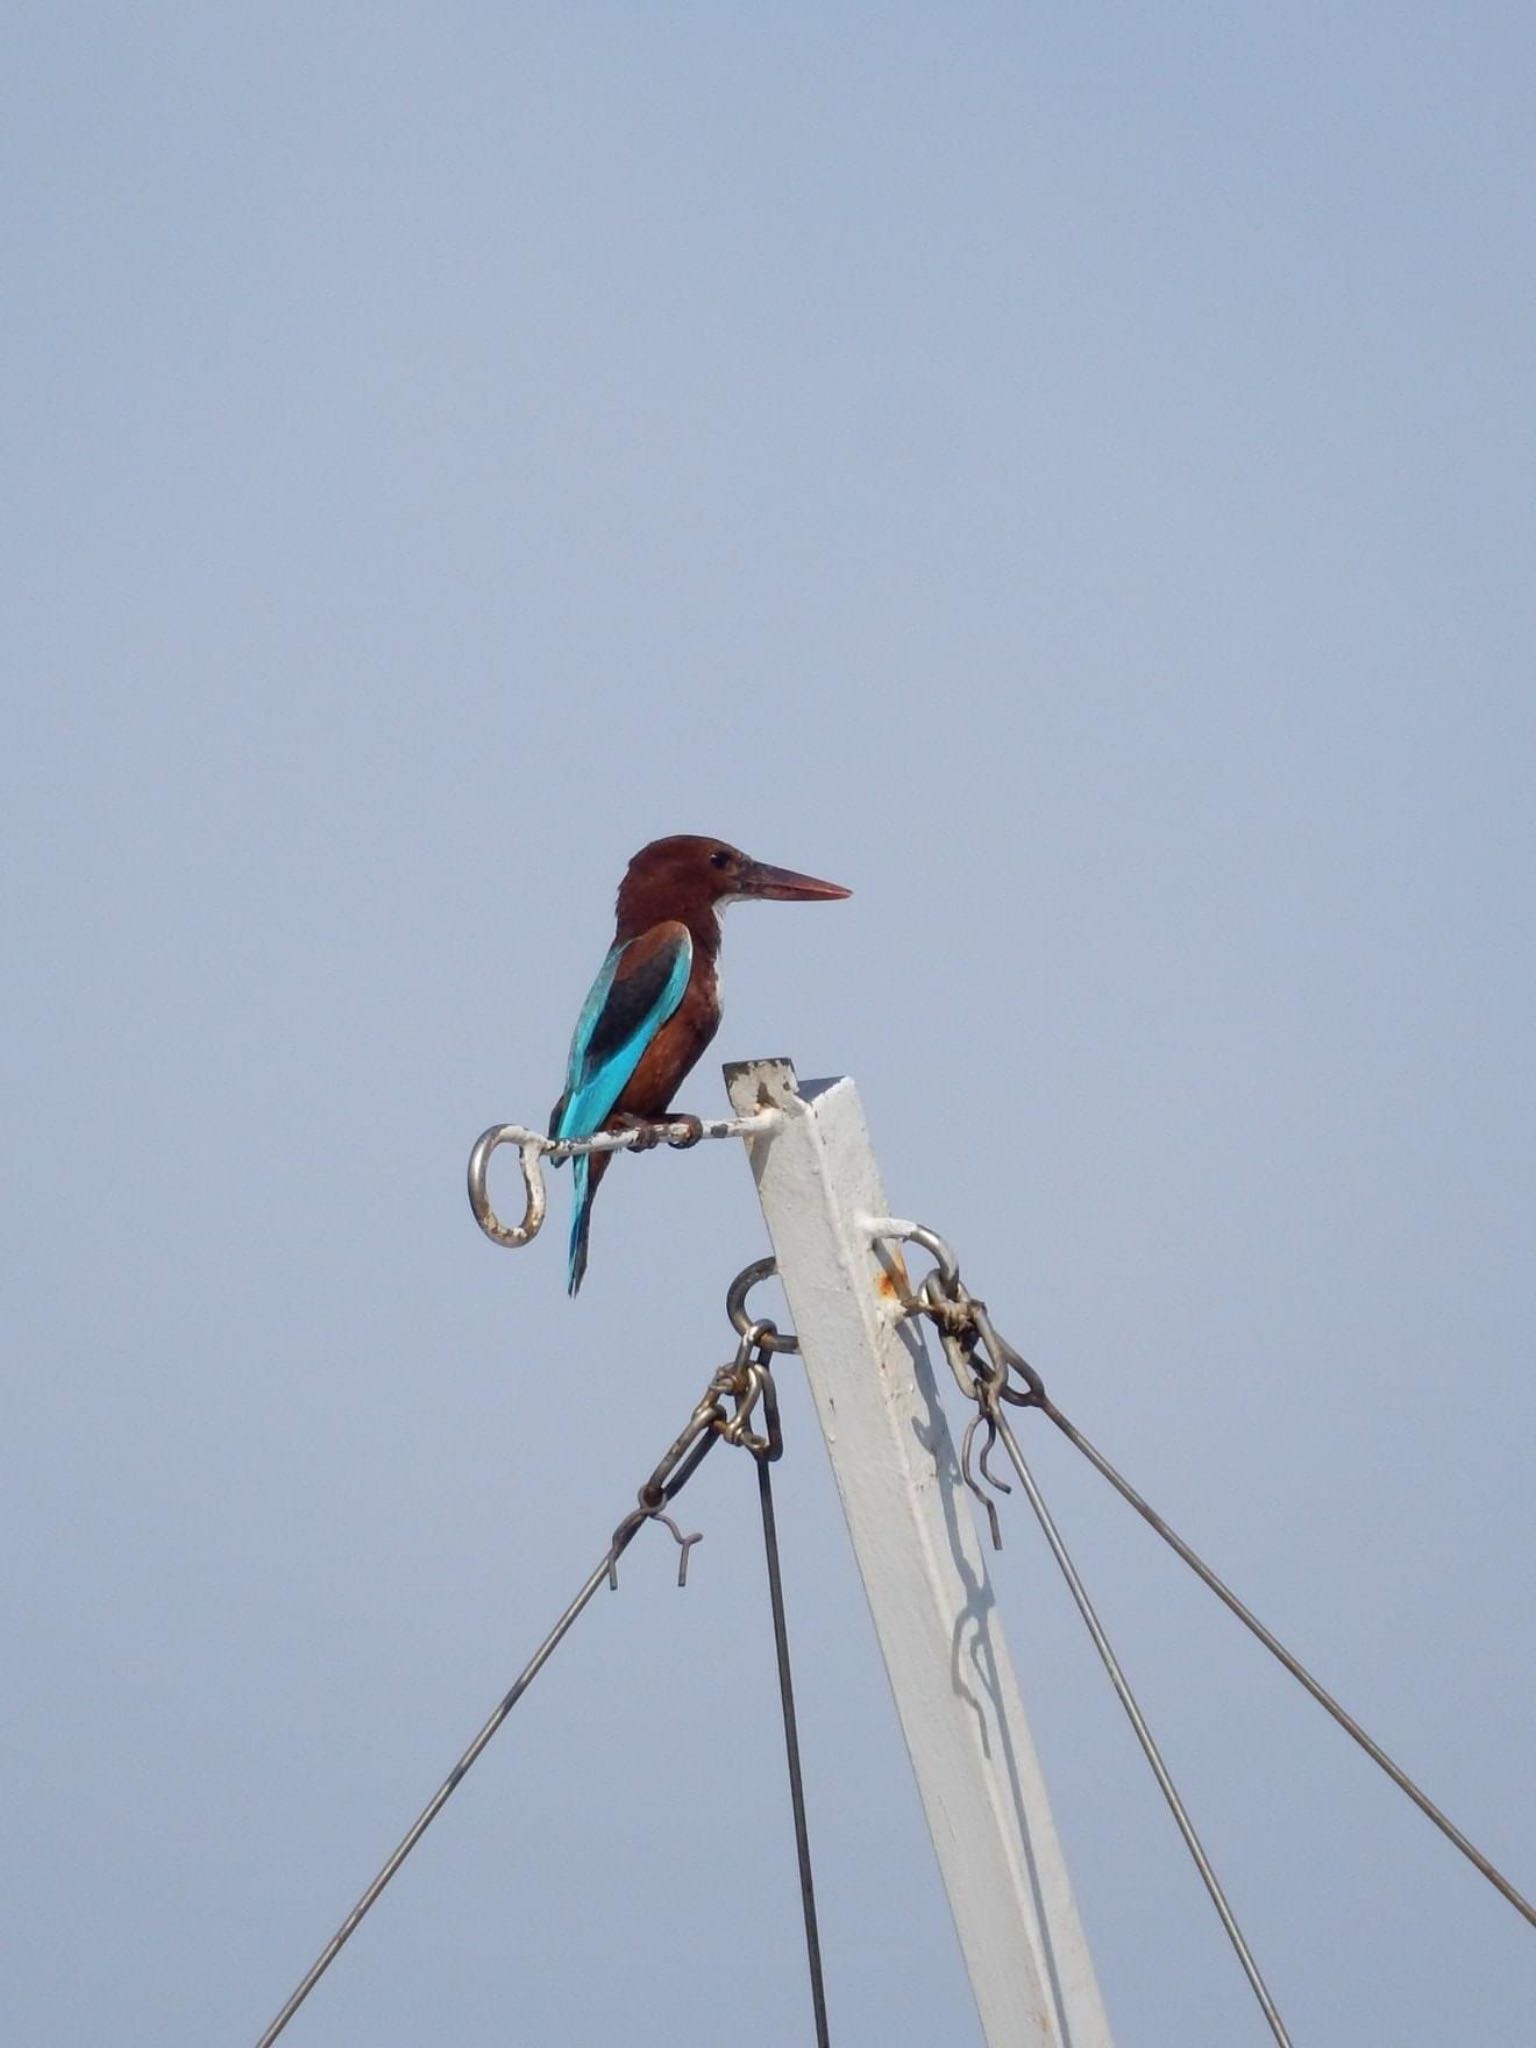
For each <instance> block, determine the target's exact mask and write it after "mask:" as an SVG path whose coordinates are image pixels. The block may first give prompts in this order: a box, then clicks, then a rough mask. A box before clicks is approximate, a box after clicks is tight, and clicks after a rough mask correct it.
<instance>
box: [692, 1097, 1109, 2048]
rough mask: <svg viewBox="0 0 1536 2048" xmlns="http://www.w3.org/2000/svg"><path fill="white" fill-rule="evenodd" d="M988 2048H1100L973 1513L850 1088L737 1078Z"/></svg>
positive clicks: (1089, 1975)
mask: <svg viewBox="0 0 1536 2048" xmlns="http://www.w3.org/2000/svg"><path fill="white" fill-rule="evenodd" d="M725 1074H726V1083H727V1085H728V1087H729V1089H730V1095H731V1102H732V1105H733V1107H734V1108H735V1110H736V1113H737V1115H738V1116H742V1117H746V1116H750V1115H751V1114H752V1113H753V1112H754V1111H757V1110H759V1109H763V1108H769V1107H772V1108H775V1109H778V1110H780V1111H781V1112H782V1120H781V1121H779V1122H777V1123H776V1124H775V1125H774V1126H773V1127H772V1128H771V1129H770V1130H769V1131H767V1132H766V1133H765V1134H764V1135H762V1136H759V1137H752V1138H749V1139H748V1141H747V1146H748V1153H749V1156H750V1158H751V1162H752V1170H753V1174H754V1175H755V1177H756V1180H757V1188H758V1195H759V1197H760V1199H761V1201H762V1205H763V1214H764V1217H765V1218H766V1220H767V1224H768V1231H769V1235H770V1237H771V1238H772V1241H773V1249H774V1254H775V1257H776V1258H777V1260H778V1268H779V1276H780V1278H781V1280H782V1281H783V1284H784V1291H785V1294H786V1295H787V1297H788V1300H789V1308H790V1314H791V1317H792V1318H793V1322H794V1327H795V1330H796V1333H797V1334H798V1336H799V1339H800V1349H801V1353H802V1355H803V1358H804V1361H805V1369H806V1376H807V1378H808V1379H809V1381H810V1386H811V1393H812V1395H813V1397H814V1400H815V1404H816V1412H817V1414H818V1416H819V1417H820V1420H821V1427H822V1433H823V1435H824V1436H825V1438H826V1444H827V1451H828V1455H829V1456H830V1457H831V1460H832V1470H833V1472H834V1474H835V1476H836V1479H837V1487H838V1492H839V1493H840V1495H841V1496H842V1502H843V1511H844V1514H845V1515H846V1517H847V1521H848V1530H849V1534H850V1535H851V1536H852V1538H853V1547H854V1552H855V1555H856V1556H857V1559H858V1564H859V1570H860V1572H861V1573H862V1574H863V1578H864V1590H865V1592H866V1594H867V1595H868V1598H869V1605H870V1611H871V1613H872V1614H873V1616H874V1622H875V1632H876V1635H877V1636H878V1637H879V1641H880V1649H881V1653H882V1655H883V1656H884V1658H885V1666H886V1671H887V1673H888V1674H889V1677H890V1681H891V1690H892V1692H893V1693H894V1694H895V1697H896V1710H897V1713H898V1714H899V1715H900V1717H901V1725H902V1731H903V1733H904V1735H905V1736H906V1742H907V1750H908V1753H909V1754H910V1756H911V1759H912V1768H913V1771H914V1773H915V1774H916V1777H917V1785H918V1791H919V1793H920V1794H921V1796H922V1801H923V1806H924V1809H925V1812H926V1814H927V1819H928V1828H929V1832H930V1834H931V1835H932V1837H933V1845H934V1849H935V1851H936V1852H937V1855H938V1859H939V1868H940V1872H941V1874H942V1876H943V1880H944V1885H945V1889H946V1890H947V1892H948V1894H949V1902H950V1907H951V1910H952V1911H953V1913H954V1917H955V1926H956V1929H957V1931H958V1933H959V1937H960V1946H961V1949H962V1951H963V1953H964V1957H965V1963H966V1968H967V1970H968V1971H969V1974H970V1979H971V1985H972V1988H973V1990H974V1992H975V1995H976V2004H977V2007H978V2010H979V2012H980V2015H981V2024H982V2031H983V2034H984V2035H985V2038H986V2041H987V2044H988V2048H1111V2037H1110V2031H1109V2022H1108V2019H1107V2018H1106V2016H1105V2012H1104V2007H1103V2004H1102V2001H1101V1999H1100V1997H1099V1989H1098V1984H1097V1980H1096V1979H1095V1976H1094V1971H1093V1961H1092V1958H1091V1956H1090V1955H1089V1952H1088V1946H1087V1943H1086V1941H1085V1940H1084V1937H1083V1931H1082V1926H1081V1924H1080V1922H1079V1920H1078V1917H1077V1909H1076V1906H1075V1904H1074V1902H1073V1898H1072V1890H1071V1885H1070V1882H1069V1880H1068V1877H1067V1870H1066V1865H1065V1863H1064V1861H1063V1859H1062V1853H1061V1846H1060V1843H1059V1842H1058V1840H1057V1837H1056V1830H1055V1827H1054V1826H1053V1824H1052V1821H1051V1814H1050V1807H1049V1804H1048V1801H1047V1799H1046V1792H1045V1782H1044V1779H1043V1778H1042V1776H1041V1772H1040V1765H1039V1762H1038V1760H1037V1758H1036V1755H1035V1749H1034V1744H1033V1742H1032V1740H1031V1738H1030V1732H1029V1726H1028V1723H1027V1721H1026V1720H1025V1716H1024V1708H1023V1704H1022V1702H1021V1700H1020V1698H1019V1692H1018V1686H1017V1683H1016V1681H1015V1678H1014V1674H1013V1666H1012V1663H1011V1661H1010V1659H1009V1655H1008V1646H1007V1644H1006V1642H1005V1641H1004V1639H1003V1632H1002V1626H1001V1623H1000V1621H999V1619H998V1614H997V1609H996V1605H995V1603H994V1601H993V1598H992V1590H991V1586H990V1583H989V1581H988V1577H987V1568H986V1564H985V1562H984V1558H983V1553H982V1549H981V1545H980V1543H979V1541H978V1539H977V1534H976V1527H975V1523H974V1521H973V1519H972V1515H971V1508H970V1500H969V1496H968V1495H967V1493H966V1491H965V1488H964V1485H963V1482H962V1480H961V1478H960V1472H959V1465H958V1461H957V1459H956V1456H955V1449H954V1445H953V1442H952V1441H951V1438H950V1435H949V1430H948V1426H947V1425H946V1423H945V1420H944V1413H943V1410H942V1409H941V1407H940V1406H939V1401H938V1394H937V1388H936V1386H935V1382H934V1376H933V1370H932V1366H931V1364H930V1361H929V1359H928V1356H927V1353H926V1350H925V1348H924V1345H923V1340H922V1336H921V1332H920V1329H919V1326H918V1325H917V1323H916V1322H915V1321H913V1320H911V1319H907V1318H905V1317H904V1316H903V1314H902V1309H901V1302H900V1299H899V1294H898V1289H897V1287H896V1285H895V1283H894V1282H893V1280H892V1278H891V1274H890V1272H889V1271H888V1270H887V1269H888V1267H890V1266H891V1264H892V1262H893V1260H894V1258H895V1256H896V1254H895V1249H894V1247H892V1248H889V1249H887V1250H886V1251H885V1252H884V1253H883V1258H884V1261H885V1263H884V1264H882V1260H881V1258H877V1256H876V1254H875V1250H874V1247H873V1243H872V1239H871V1235H870V1230H869V1224H870V1221H871V1220H872V1219H873V1218H876V1217H884V1216H886V1215H887V1214H888V1209H887V1205H886V1199H885V1192H884V1190H883V1188H882V1186H881V1184H880V1174H879V1169H878V1167H877V1166H876V1163H875V1158H874V1154H873V1152H872V1151H871V1149H870V1144H869V1137H868V1133H867V1132H866V1130H865V1127H864V1115H863V1111H862V1109H861V1108H860V1106H859V1098H858V1094H857V1091H856V1090H855V1088H854V1086H853V1083H852V1082H851V1081H849V1080H846V1079H843V1080H836V1081H816V1082H808V1083H807V1084H806V1086H805V1088H804V1090H803V1091H802V1090H801V1089H800V1088H799V1086H798V1085H797V1083H796V1080H795V1073H794V1069H793V1067H792V1066H791V1065H790V1064H789V1062H788V1061H787V1060H755V1061H751V1062H748V1063H746V1064H743V1065H739V1066H735V1065H733V1066H728V1067H727V1068H726V1070H725Z"/></svg>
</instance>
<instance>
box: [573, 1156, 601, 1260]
mask: <svg viewBox="0 0 1536 2048" xmlns="http://www.w3.org/2000/svg"><path fill="white" fill-rule="evenodd" d="M571 1173H572V1176H573V1178H574V1181H575V1186H574V1187H573V1188H572V1189H571V1196H572V1201H571V1248H570V1263H569V1268H568V1279H567V1283H566V1284H567V1291H568V1292H569V1293H571V1294H574V1293H575V1292H576V1290H577V1289H578V1288H579V1287H580V1285H581V1276H582V1274H583V1273H585V1272H586V1270H587V1233H588V1232H589V1231H590V1230H591V1228H592V1197H593V1195H594V1194H595V1192H596V1190H595V1189H594V1188H593V1187H592V1185H591V1180H592V1157H591V1154H590V1153H587V1152H578V1153H577V1155H576V1157H575V1158H574V1159H573V1160H572V1161H571Z"/></svg>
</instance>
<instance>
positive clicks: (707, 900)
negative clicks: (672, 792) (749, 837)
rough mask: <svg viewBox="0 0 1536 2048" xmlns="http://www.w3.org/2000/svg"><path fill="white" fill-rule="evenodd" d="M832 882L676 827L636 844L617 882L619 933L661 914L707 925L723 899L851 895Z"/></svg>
mask: <svg viewBox="0 0 1536 2048" xmlns="http://www.w3.org/2000/svg"><path fill="white" fill-rule="evenodd" d="M851 894H852V891H851V890H848V889H844V888H843V887H841V885H840V884H838V883H837V882H822V881H818V880H817V878H816V876H814V875H801V874H797V873H796V872H795V870H794V869H793V868H775V867H770V866H769V865H768V864H767V862H766V861H760V860H753V859H752V857H751V855H750V854H745V853H742V852H741V851H740V850H739V849H738V848H737V847H734V846H728V845H727V844H726V842H725V841H724V840H723V839H704V838H700V837H698V836H697V835H695V834H693V833H689V832H681V833H677V834H676V835H674V837H672V838H670V839H653V840H652V841H651V843H650V845H649V846H642V847H641V849H640V851H639V852H638V853H637V854H636V855H635V857H634V859H633V860H632V861H631V862H630V864H629V867H628V868H627V870H626V871H625V875H624V880H623V881H622V882H621V883H620V884H619V901H618V917H619V936H620V937H621V938H629V937H633V936H634V935H635V934H636V933H638V932H642V931H646V930H649V928H650V927H651V926H652V925H654V924H660V923H661V922H662V921H663V920H664V919H666V918H678V919H680V920H681V921H682V922H683V923H685V924H688V925H690V926H692V925H694V924H695V923H696V922H697V921H698V920H699V919H700V918H703V919H706V920H707V921H708V922H710V923H711V924H712V923H713V921H714V917H715V914H716V913H717V912H718V911H720V910H723V909H724V908H725V906H726V904H727V903H738V902H746V901H749V900H753V899H757V898H763V899H767V900H769V901H772V902H778V903H831V902H835V901H836V900H837V899H838V898H839V897H842V896H848V895H851Z"/></svg>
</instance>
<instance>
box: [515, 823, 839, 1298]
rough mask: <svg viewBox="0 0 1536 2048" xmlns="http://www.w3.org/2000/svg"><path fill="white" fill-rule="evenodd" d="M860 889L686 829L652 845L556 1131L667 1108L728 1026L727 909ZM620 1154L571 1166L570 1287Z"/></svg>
mask: <svg viewBox="0 0 1536 2048" xmlns="http://www.w3.org/2000/svg"><path fill="white" fill-rule="evenodd" d="M851 893H852V892H851V891H850V890H847V889H844V888H841V887H839V885H838V884H837V883H836V882H819V881H817V879H816V877H815V876H814V875H797V874H795V873H794V871H793V870H792V869H790V868H771V867H768V866H766V865H765V864H764V863H763V862H762V861H757V860H752V859H750V858H749V857H748V856H747V855H746V854H744V853H741V852H738V850H737V849H736V848H735V847H734V846H727V845H726V843H725V841H724V840H723V839H702V838H699V837H697V836H696V835H694V834H692V833H686V832H685V833H679V834H677V835H675V836H674V837H673V838H670V839H653V840H652V841H651V843H650V845H649V846H642V847H641V849H640V851H639V852H638V853H637V854H636V855H635V857H634V859H633V860H632V861H631V862H630V864H629V866H628V868H627V869H626V870H625V873H624V879H623V881H622V882H621V883H620V884H619V896H618V903H617V905H616V910H617V923H616V925H615V928H614V934H613V945H612V946H611V948H610V949H609V952H608V957H607V958H606V959H605V960H604V962H603V964H602V966H601V967H600V968H599V969H598V975H597V979H596V981H594V982H593V984H592V989H591V993H590V994H589V995H588V997H587V1000H586V1002H585V1003H584V1004H583V1005H582V1011H581V1015H580V1017H579V1018H578V1019H577V1022H576V1031H575V1035H574V1037H573V1038H572V1039H571V1056H570V1061H569V1064H568V1065H567V1067H566V1073H565V1093H564V1094H563V1095H562V1096H561V1097H560V1100H559V1101H558V1102H557V1103H556V1104H555V1107H554V1110H553V1112H552V1113H551V1115H550V1120H549V1135H550V1136H551V1137H552V1138H590V1137H592V1136H593V1135H594V1134H595V1133H596V1132H598V1131H600V1130H605V1129H606V1130H625V1129H631V1128H633V1127H635V1126H636V1125H639V1124H645V1123H653V1122H655V1121H656V1120H657V1119H659V1118H660V1117H662V1116H664V1115H665V1113H666V1111H667V1110H668V1109H669V1108H670V1106H671V1102H672V1097H673V1095H674V1093H675V1092H676V1090H677V1088H678V1086H679V1084H680V1083H681V1082H682V1080H683V1077H684V1076H685V1075H686V1074H688V1073H689V1072H690V1071H691V1070H692V1068H693V1066H694V1064H695V1062H696V1061H697V1060H698V1057H699V1055H700V1054H701V1053H702V1052H703V1050H704V1048H705V1046H707V1045H708V1044H709V1041H710V1040H711V1039H712V1038H713V1037H714V1035H715V1033H716V1031H717V1030H718V1029H719V1028H720V974H719V969H718V967H717V965H716V961H717V959H718V956H719V952H720V937H721V928H720V920H721V916H722V913H723V912H724V910H725V908H726V905H727V904H730V903H741V902H746V901H750V900H752V899H756V898H763V897H766V898H770V899H773V900H775V901H779V902H785V903H819V902H831V901H833V900H835V899H836V898H838V897H841V896H847V895H850V894H851ZM611 1156H612V1155H611V1154H610V1153H606V1152H587V1153H578V1154H576V1156H575V1157H574V1158H573V1160H572V1162H571V1165H572V1170H573V1172H574V1175H575V1183H576V1186H575V1200H574V1206H573V1208H572V1211H571V1242H570V1262H569V1271H568V1280H569V1287H570V1292H571V1293H572V1294H574V1293H575V1292H576V1290H577V1289H578V1288H579V1287H580V1285H581V1276H582V1275H583V1273H585V1272H586V1270H587V1234H588V1232H589V1230H590V1229H591V1227H592V1198H593V1196H594V1195H595V1194H596V1193H597V1188H598V1183H599V1181H601V1179H602V1177H603V1175H604V1173H605V1172H606V1171H607V1169H608V1161H609V1159H610V1158H611Z"/></svg>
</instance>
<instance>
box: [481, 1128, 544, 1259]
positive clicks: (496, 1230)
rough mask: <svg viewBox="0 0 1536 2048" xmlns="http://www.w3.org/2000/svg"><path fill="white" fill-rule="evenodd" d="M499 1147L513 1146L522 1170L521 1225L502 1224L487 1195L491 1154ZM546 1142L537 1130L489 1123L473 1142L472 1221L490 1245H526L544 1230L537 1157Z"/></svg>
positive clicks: (542, 1192) (542, 1180) (542, 1182)
mask: <svg viewBox="0 0 1536 2048" xmlns="http://www.w3.org/2000/svg"><path fill="white" fill-rule="evenodd" d="M501 1145H516V1147H517V1148H518V1157H519V1159H520V1161H521V1162H522V1168H523V1220H522V1222H521V1223H503V1222H502V1220H501V1218H500V1217H499V1216H498V1215H497V1214H496V1211H495V1210H494V1209H493V1208H492V1207H491V1197H490V1192H489V1190H488V1188H487V1186H486V1177H487V1175H488V1174H489V1172H490V1166H491V1155H492V1153H493V1152H495V1151H496V1149H497V1148H498V1146H501ZM547 1149H548V1148H547V1141H546V1140H545V1139H543V1138H541V1137H540V1136H539V1135H538V1133H537V1132H536V1131H528V1130H525V1129H524V1128H523V1126H522V1125H521V1124H492V1126H491V1128H490V1129H489V1130H488V1131H482V1132H481V1133H480V1135H479V1137H478V1138H476V1140H475V1149H474V1150H473V1151H472V1152H471V1153H470V1155H469V1206H470V1208H471V1209H473V1210H474V1212H475V1221H476V1222H477V1223H478V1224H479V1226H480V1228H481V1229H482V1230H483V1231H484V1232H485V1234H486V1236H487V1237H488V1238H489V1239H490V1240H491V1242H492V1243H493V1244H504V1245H510V1246H512V1247H513V1248H514V1249H515V1248H516V1247H517V1246H518V1245H522V1244H527V1243H529V1241H530V1240H531V1239H533V1238H535V1237H537V1236H538V1234H539V1231H540V1230H541V1229H542V1228H543V1224H544V1214H545V1210H546V1209H547V1208H548V1202H547V1200H546V1197H545V1193H544V1176H543V1174H542V1173H541V1172H540V1170H539V1159H540V1155H541V1154H542V1153H543V1152H544V1151H546V1150H547Z"/></svg>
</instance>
